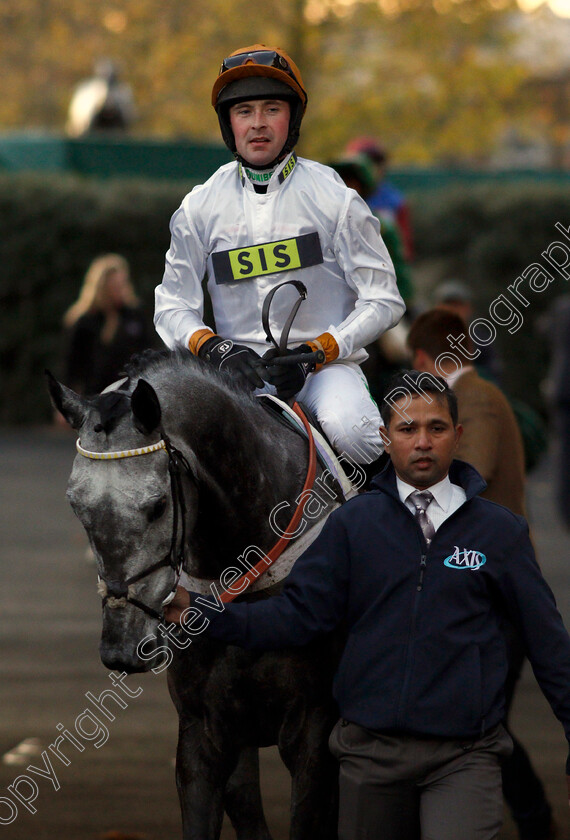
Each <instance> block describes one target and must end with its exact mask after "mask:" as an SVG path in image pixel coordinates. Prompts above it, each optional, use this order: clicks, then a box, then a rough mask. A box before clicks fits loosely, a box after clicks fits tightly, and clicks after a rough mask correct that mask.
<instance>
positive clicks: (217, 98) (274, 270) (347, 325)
mask: <svg viewBox="0 0 570 840" xmlns="http://www.w3.org/2000/svg"><path fill="white" fill-rule="evenodd" d="M212 104H213V106H214V108H215V109H216V112H217V114H218V119H219V123H220V128H221V132H222V137H223V139H224V142H225V143H226V145H227V146H228V148H229V149H230V150H231V151H232V153H233V154H234V156H235V158H236V159H237V163H235V162H233V163H228V164H226V165H224V166H222V167H220V169H218V170H217V172H215V173H214V174H213V175H212V177H211V178H210V179H209V180H208V181H206V183H205V184H202V185H200V186H197V187H195V188H194V189H193V190H192V192H190V193H189V194H188V195H187V196H186V197H185V198H184V200H183V202H182V205H181V206H180V208H179V209H178V210H177V211H176V213H175V214H174V216H173V217H172V220H171V224H170V231H171V243H170V248H169V250H168V253H167V255H166V268H165V273H164V277H163V280H162V283H161V284H160V285H159V286H158V287H157V289H156V311H155V325H156V329H157V331H158V333H159V335H160V336H161V338H162V339H163V340H164V342H165V343H166V344H167V345H168V346H169V347H171V348H173V347H175V346H178V345H182V346H185V347H189V348H190V350H191V351H192V353H194V354H195V355H197V356H199V357H201V358H205V359H208V360H209V361H210V362H211V363H212V364H214V365H215V366H216V367H218V368H220V369H222V370H227V371H229V372H232V373H234V374H235V375H237V376H238V377H240V378H241V379H242V381H243V382H244V383H245V384H246V386H247V387H249V388H250V389H251V390H253V389H255V388H258V389H260V388H265V389H266V390H268V388H267V385H266V384H265V383H266V382H267V383H269V385H270V386H273V390H274V391H275V389H276V390H277V394H278V395H279V396H280V397H282V398H283V399H288V398H290V397H293V396H295V397H296V398H297V399H298V400H299V401H301V402H302V403H303V404H304V405H306V406H307V407H308V408H309V409H310V410H311V411H312V412H313V413H314V414H315V416H316V417H317V419H318V421H319V422H320V424H321V426H322V428H323V430H324V431H325V433H326V434H327V436H328V437H329V440H330V441H331V443H332V445H333V446H334V448H335V449H336V450H337V451H338V452H341V453H344V454H347V455H348V456H349V457H350V458H352V459H353V460H354V461H355V462H357V463H369V462H371V461H373V460H375V459H376V458H377V457H378V456H379V454H380V453H381V451H382V444H381V439H380V434H379V427H380V425H381V420H380V415H379V412H378V408H377V406H376V404H375V403H374V401H373V400H372V398H371V396H370V393H369V391H368V386H367V382H366V379H365V377H364V375H363V373H362V372H361V370H360V363H361V362H362V361H364V359H366V358H367V354H366V351H365V350H364V349H363V348H364V347H365V345H367V344H370V343H371V342H373V341H374V340H375V339H377V338H378V337H379V336H380V335H381V334H382V333H384V332H385V331H386V330H388V329H390V327H393V326H394V325H395V324H396V323H397V322H398V321H399V320H400V318H401V317H402V314H403V312H404V309H405V307H404V303H403V301H402V298H401V297H400V295H399V293H398V289H397V287H396V281H395V276H394V269H393V266H392V262H391V260H390V257H389V255H388V252H387V250H386V247H385V246H384V243H383V242H382V239H381V237H380V234H379V224H378V220H377V219H376V218H375V217H374V216H372V214H371V213H370V211H369V209H368V207H367V206H366V204H365V202H364V201H363V200H362V199H361V198H360V197H359V196H358V195H357V194H356V193H355V192H354V190H350V189H347V187H346V186H345V184H344V183H343V182H342V180H341V179H340V178H339V176H338V175H337V174H336V173H335V172H334V171H333V170H332V169H330V168H329V167H327V166H323V165H322V164H320V163H316V162H315V161H312V160H306V159H304V158H300V157H297V155H296V153H295V151H294V149H295V145H296V143H297V139H298V137H299V129H300V125H301V120H302V119H303V115H304V112H305V108H306V104H307V94H306V92H305V89H304V86H303V80H302V78H301V74H300V72H299V70H298V68H297V66H296V65H295V64H294V62H293V61H292V60H291V59H290V58H289V56H288V55H287V54H286V53H285V52H283V50H281V49H272V48H270V47H266V46H264V45H263V44H254V45H253V46H250V47H243V48H242V49H239V50H236V51H235V52H234V53H232V54H231V55H230V56H229V57H228V58H226V59H225V60H224V61H223V63H222V66H221V69H220V72H219V75H218V77H217V79H216V82H215V84H214V88H213V91H212ZM205 276H207V278H208V291H209V294H210V297H211V301H212V307H213V313H214V318H215V323H216V330H217V333H214V332H213V331H212V330H211V329H210V328H209V327H207V326H206V324H205V323H204V321H203V311H204V296H203V290H202V280H203V278H204V277H205ZM290 279H294V280H300V281H302V283H304V284H305V286H306V288H307V292H308V296H307V299H306V301H305V302H304V303H303V305H302V306H301V308H300V310H299V313H298V316H297V318H296V320H295V321H294V323H293V326H292V328H291V331H290V335H289V338H288V349H287V352H288V353H293V352H297V353H298V352H305V351H306V352H310V351H313V350H321V351H324V363H323V364H318V365H315V363H314V362H311V363H303V364H294V365H292V366H286V367H282V366H277V365H271V364H270V363H269V362H270V360H271V358H272V357H273V356H274V355H275V353H276V351H275V349H271V350H269V351H268V352H265V351H267V347H268V344H267V339H266V335H265V333H264V330H263V327H262V318H261V313H262V306H263V302H264V300H265V298H266V296H267V294H268V293H269V292H270V291H271V290H272V289H274V288H275V287H276V286H279V285H280V284H281V283H283V282H284V281H285V280H290ZM296 299H297V293H296V292H295V291H294V287H293V286H291V285H286V286H284V287H283V288H282V289H279V291H278V292H277V293H276V295H275V298H274V300H273V303H272V310H271V321H270V324H271V329H272V331H273V332H274V335H277V336H278V335H279V333H280V331H281V329H282V327H283V325H284V324H285V322H286V320H287V316H288V315H289V312H290V311H291V308H292V305H293V303H294V302H295V301H296ZM263 355H265V359H266V362H265V364H264V362H262V361H261V359H260V356H263ZM263 380H265V382H264V381H263Z"/></svg>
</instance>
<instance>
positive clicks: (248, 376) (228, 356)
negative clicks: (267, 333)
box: [198, 335, 264, 391]
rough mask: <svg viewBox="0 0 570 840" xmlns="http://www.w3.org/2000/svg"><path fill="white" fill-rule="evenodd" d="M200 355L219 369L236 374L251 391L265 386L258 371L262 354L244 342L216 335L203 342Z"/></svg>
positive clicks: (199, 351)
mask: <svg viewBox="0 0 570 840" xmlns="http://www.w3.org/2000/svg"><path fill="white" fill-rule="evenodd" d="M198 356H199V357H200V358H201V359H206V360H207V361H208V362H210V363H211V364H213V365H214V366H215V367H217V368H218V370H227V371H229V372H230V373H231V374H232V375H235V376H236V377H237V378H238V379H240V380H241V382H242V384H243V385H244V387H246V388H247V389H248V390H249V391H253V390H254V389H255V388H263V385H264V382H263V379H262V378H261V376H260V375H259V373H258V370H259V365H260V356H259V355H258V354H257V353H256V352H255V350H251V349H250V348H249V347H246V346H245V345H244V344H234V342H233V341H231V340H230V339H229V338H220V336H219V335H214V336H212V338H209V339H208V340H207V341H205V342H204V343H203V344H202V346H201V347H200V349H199V350H198Z"/></svg>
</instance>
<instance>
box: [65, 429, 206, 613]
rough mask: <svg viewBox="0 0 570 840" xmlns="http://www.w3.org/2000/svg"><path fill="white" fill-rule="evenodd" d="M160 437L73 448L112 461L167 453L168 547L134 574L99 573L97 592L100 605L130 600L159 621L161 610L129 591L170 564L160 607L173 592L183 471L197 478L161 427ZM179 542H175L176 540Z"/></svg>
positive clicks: (179, 566)
mask: <svg viewBox="0 0 570 840" xmlns="http://www.w3.org/2000/svg"><path fill="white" fill-rule="evenodd" d="M160 433H161V440H159V441H158V442H157V443H153V444H151V445H150V446H144V447H141V448H140V449H122V450H115V451H113V452H91V451H90V450H88V449H84V448H83V447H82V446H81V440H79V439H78V440H77V443H76V448H77V451H78V453H79V454H80V455H82V456H83V457H84V458H90V459H91V460H94V461H116V460H118V459H121V458H133V457H136V456H139V455H148V454H150V453H152V452H158V451H160V450H161V449H163V450H164V451H165V452H166V453H167V455H168V472H169V473H170V492H171V496H172V510H173V514H172V516H173V522H172V538H171V541H170V548H169V550H168V552H167V553H166V554H165V556H164V557H163V558H162V559H161V560H157V561H156V563H153V564H152V566H148V567H147V568H146V569H142V571H140V572H138V573H137V574H135V575H132V576H131V577H129V578H127V579H126V580H124V581H121V580H107V579H105V578H103V577H101V576H99V585H98V589H99V593H100V594H101V596H102V597H103V606H105V605H106V604H107V603H108V604H109V606H110V607H111V608H116V607H119V606H122V605H123V604H125V603H127V602H128V603H129V604H132V605H133V606H134V607H137V608H138V609H139V610H142V611H143V612H144V613H146V614H147V615H149V616H151V617H152V618H155V619H157V620H158V621H162V620H163V618H164V613H163V612H161V613H159V612H158V611H157V610H155V609H153V608H152V607H149V606H148V604H145V603H144V601H141V600H139V599H138V598H135V597H133V595H132V593H131V592H130V591H129V590H130V587H131V586H133V584H135V583H138V582H139V581H141V580H143V579H144V578H145V577H148V576H149V575H152V574H153V573H154V572H156V571H158V569H163V568H165V567H170V568H171V569H173V570H174V573H175V580H174V585H173V587H172V589H171V590H170V592H169V593H168V595H167V596H166V597H165V598H164V599H163V601H162V604H161V607H162V608H163V609H164V607H165V606H166V605H167V604H169V603H170V601H171V600H172V599H173V598H174V595H175V593H176V587H177V586H178V581H179V580H180V575H181V573H182V570H183V568H184V565H185V563H186V513H187V507H186V500H185V497H184V487H183V475H186V476H187V477H189V478H191V479H192V481H193V482H194V483H195V484H196V483H197V481H198V479H197V476H196V472H195V470H194V469H192V467H191V465H190V464H189V462H188V460H187V458H186V457H185V456H184V455H183V453H182V452H181V451H180V450H179V449H177V448H176V447H175V446H173V445H172V443H171V441H170V438H169V437H168V435H167V434H166V433H165V432H164V429H162V428H161V430H160ZM179 531H180V541H179V540H178V532H179ZM178 543H179V544H178Z"/></svg>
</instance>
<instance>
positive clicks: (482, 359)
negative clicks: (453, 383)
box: [431, 279, 503, 385]
mask: <svg viewBox="0 0 570 840" xmlns="http://www.w3.org/2000/svg"><path fill="white" fill-rule="evenodd" d="M431 298H432V302H433V305H434V306H442V307H445V308H446V309H449V310H450V311H451V312H455V314H456V315H458V316H459V317H460V318H461V320H462V321H465V323H466V324H467V325H469V324H470V323H471V321H472V320H473V318H474V315H475V312H474V306H473V293H472V291H471V289H470V288H469V286H468V285H467V283H463V282H462V281H461V280H455V279H453V280H444V281H443V282H442V283H439V284H438V285H437V286H436V287H435V289H434V290H433V291H432V295H431ZM477 349H478V350H479V351H480V352H479V355H478V356H477V358H476V359H475V360H474V364H475V367H476V368H477V371H478V373H479V374H480V375H481V376H482V377H483V378H484V379H489V380H490V381H491V382H494V383H495V385H500V384H501V374H502V369H503V364H502V361H501V358H500V356H499V354H498V352H497V348H496V347H495V342H493V343H492V344H487V345H478V347H477Z"/></svg>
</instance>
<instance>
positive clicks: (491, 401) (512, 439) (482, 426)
mask: <svg viewBox="0 0 570 840" xmlns="http://www.w3.org/2000/svg"><path fill="white" fill-rule="evenodd" d="M408 346H409V348H410V351H411V353H412V365H413V367H414V368H415V369H416V370H418V371H421V372H425V373H430V374H434V375H436V376H441V377H443V378H444V379H445V380H446V382H447V384H448V385H449V386H450V387H451V388H453V390H454V392H455V394H456V396H457V405H458V413H459V422H460V423H461V425H462V426H463V435H462V437H461V440H460V441H459V445H458V447H457V450H456V456H455V457H456V458H460V459H461V460H463V461H467V462H468V463H470V464H472V465H473V466H474V467H475V468H476V469H477V470H478V471H479V473H480V474H481V475H482V476H483V478H484V479H485V481H486V482H487V488H486V490H484V491H483V492H482V493H481V495H482V496H484V497H485V498H487V499H489V500H490V501H492V502H497V503H498V504H500V505H504V506H505V507H508V508H509V509H510V510H512V511H513V513H517V514H519V515H521V516H526V512H525V467H524V448H523V441H522V436H521V432H520V429H519V427H518V424H517V421H516V419H515V415H514V413H513V410H512V408H511V406H510V405H509V403H508V400H507V399H506V397H505V395H504V394H503V393H502V392H501V391H500V389H499V388H498V387H497V386H496V385H494V384H493V383H492V382H488V381H487V380H485V379H483V378H482V377H481V376H479V374H478V373H477V371H476V370H475V367H474V366H473V364H472V362H473V361H474V360H475V358H476V355H477V349H476V348H475V347H474V346H473V343H472V341H471V338H470V336H469V333H468V330H467V326H466V324H465V322H464V321H463V320H462V319H461V318H460V317H459V316H458V315H456V314H455V313H453V312H450V311H449V310H447V309H444V308H441V309H439V308H436V309H432V310H430V311H428V312H424V313H423V314H422V315H420V316H419V317H418V318H417V319H416V320H415V321H414V323H413V324H412V326H411V329H410V332H409V335H408ZM506 638H507V646H508V655H509V675H508V678H507V686H506V689H507V709H509V708H510V705H511V703H512V698H513V693H514V689H515V684H516V682H517V680H518V677H519V676H520V672H521V668H522V665H523V661H524V652H523V649H522V644H521V642H520V640H519V639H518V638H517V636H516V634H515V633H514V629H513V628H512V627H508V628H507V629H506ZM511 736H512V732H511ZM513 743H514V751H513V754H512V756H511V757H510V758H509V759H508V760H507V761H506V762H505V763H504V765H503V792H504V795H505V799H506V800H507V803H508V805H509V807H510V809H511V811H512V814H513V818H514V819H515V821H516V823H517V827H518V830H519V835H520V838H521V840H547V838H550V837H553V836H554V834H553V831H554V826H553V823H552V817H551V809H550V805H549V804H548V801H547V800H546V797H545V793H544V788H543V786H542V783H541V781H540V779H539V778H538V777H537V776H536V774H535V772H534V770H533V768H532V765H531V763H530V760H529V757H528V755H527V754H526V752H525V750H524V748H523V746H522V745H521V744H520V743H519V742H518V741H517V739H516V738H514V737H513Z"/></svg>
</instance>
